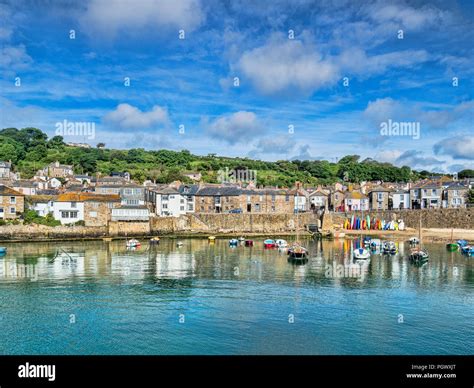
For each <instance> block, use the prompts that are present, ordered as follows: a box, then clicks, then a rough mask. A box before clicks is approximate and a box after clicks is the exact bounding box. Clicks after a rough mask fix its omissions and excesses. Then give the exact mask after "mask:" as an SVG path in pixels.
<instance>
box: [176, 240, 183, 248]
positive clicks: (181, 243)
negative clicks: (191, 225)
mask: <svg viewBox="0 0 474 388" xmlns="http://www.w3.org/2000/svg"><path fill="white" fill-rule="evenodd" d="M183 245H184V244H183V242H182V241H178V242H177V243H176V246H177V247H178V248H179V247H182V246H183Z"/></svg>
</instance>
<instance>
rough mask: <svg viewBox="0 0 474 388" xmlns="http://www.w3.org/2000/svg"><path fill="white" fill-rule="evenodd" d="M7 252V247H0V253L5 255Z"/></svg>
mask: <svg viewBox="0 0 474 388" xmlns="http://www.w3.org/2000/svg"><path fill="white" fill-rule="evenodd" d="M6 253H7V248H5V247H0V255H5V254H6Z"/></svg>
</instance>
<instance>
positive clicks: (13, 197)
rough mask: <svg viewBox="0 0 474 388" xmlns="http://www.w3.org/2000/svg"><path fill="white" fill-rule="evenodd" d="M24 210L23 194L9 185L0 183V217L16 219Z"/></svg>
mask: <svg viewBox="0 0 474 388" xmlns="http://www.w3.org/2000/svg"><path fill="white" fill-rule="evenodd" d="M24 211H25V195H24V194H22V193H20V192H18V191H16V190H13V189H12V188H10V187H7V186H3V185H0V219H2V220H11V219H16V218H18V217H19V216H20V215H21V214H23V212H24Z"/></svg>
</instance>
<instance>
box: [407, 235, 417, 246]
mask: <svg viewBox="0 0 474 388" xmlns="http://www.w3.org/2000/svg"><path fill="white" fill-rule="evenodd" d="M408 242H409V243H410V244H412V245H416V244H419V243H420V239H419V238H418V237H410V238H409V239H408Z"/></svg>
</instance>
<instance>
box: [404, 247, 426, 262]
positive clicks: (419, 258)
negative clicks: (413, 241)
mask: <svg viewBox="0 0 474 388" xmlns="http://www.w3.org/2000/svg"><path fill="white" fill-rule="evenodd" d="M408 258H409V259H410V260H411V261H413V262H423V261H428V259H429V258H430V255H429V254H428V252H427V251H425V250H423V249H419V250H418V249H414V250H412V251H411V253H410V256H408Z"/></svg>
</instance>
